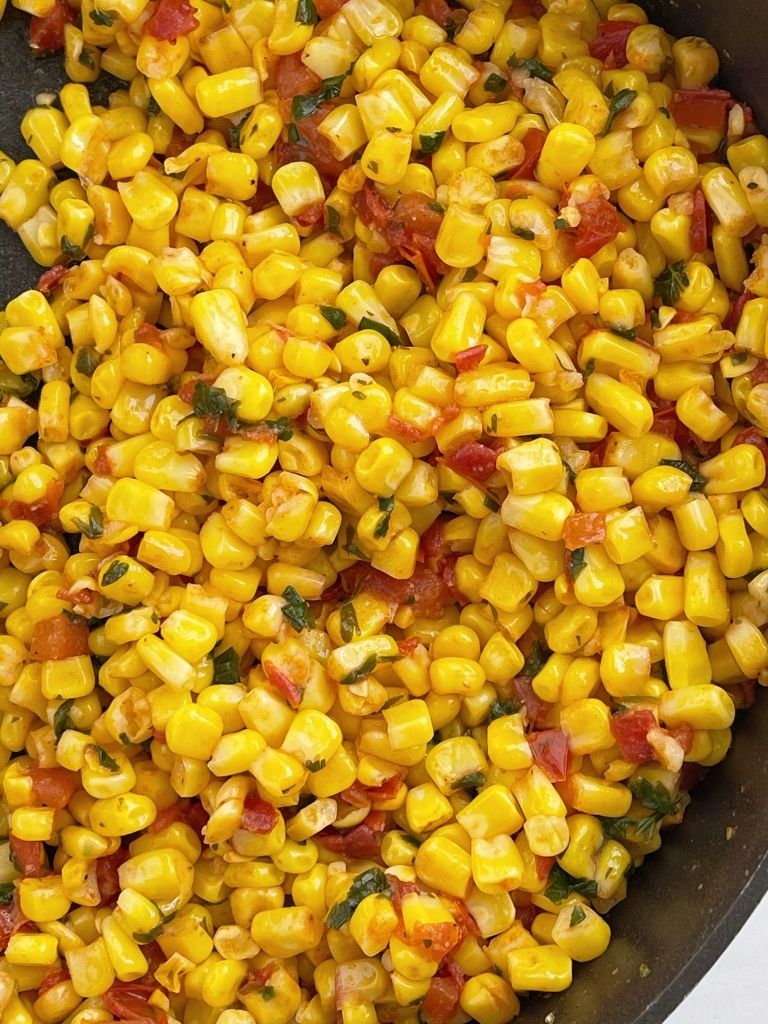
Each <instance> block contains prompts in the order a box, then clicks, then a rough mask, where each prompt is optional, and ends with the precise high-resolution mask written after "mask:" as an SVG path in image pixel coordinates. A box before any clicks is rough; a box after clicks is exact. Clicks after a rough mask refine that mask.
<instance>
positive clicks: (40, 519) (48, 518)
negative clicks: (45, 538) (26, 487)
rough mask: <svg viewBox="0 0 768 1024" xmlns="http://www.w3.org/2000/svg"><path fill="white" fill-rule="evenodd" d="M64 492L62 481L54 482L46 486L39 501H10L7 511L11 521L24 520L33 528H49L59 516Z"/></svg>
mask: <svg viewBox="0 0 768 1024" xmlns="http://www.w3.org/2000/svg"><path fill="white" fill-rule="evenodd" d="M63 491H64V481H63V480H54V481H53V483H51V484H49V485H48V490H47V491H46V492H45V497H44V498H41V499H40V500H39V501H33V502H26V501H15V500H14V501H10V502H9V503H8V511H9V512H10V514H11V519H26V520H28V521H29V522H30V523H34V524H35V526H50V525H51V523H52V522H53V521H54V519H55V518H56V516H57V515H58V514H59V504H60V502H61V495H62V493H63Z"/></svg>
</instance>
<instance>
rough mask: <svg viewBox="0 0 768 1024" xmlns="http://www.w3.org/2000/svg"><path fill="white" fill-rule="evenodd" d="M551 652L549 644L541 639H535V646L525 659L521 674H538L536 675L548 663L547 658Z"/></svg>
mask: <svg viewBox="0 0 768 1024" xmlns="http://www.w3.org/2000/svg"><path fill="white" fill-rule="evenodd" d="M551 653H552V652H551V651H550V649H549V648H548V647H547V645H546V644H543V643H542V642H541V640H534V641H533V647H532V648H531V653H530V654H529V655H528V657H527V658H526V659H525V664H524V665H523V668H522V671H521V673H520V675H521V676H536V675H538V674H539V672H541V670H542V669H543V668H544V666H545V665H546V663H547V659H548V658H549V656H550V654H551Z"/></svg>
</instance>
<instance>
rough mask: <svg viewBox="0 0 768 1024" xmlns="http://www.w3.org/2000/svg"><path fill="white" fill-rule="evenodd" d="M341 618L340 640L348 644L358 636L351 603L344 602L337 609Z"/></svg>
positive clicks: (355, 615)
mask: <svg viewBox="0 0 768 1024" xmlns="http://www.w3.org/2000/svg"><path fill="white" fill-rule="evenodd" d="M339 615H340V617H341V639H342V640H343V641H344V643H345V644H348V643H349V642H350V640H352V639H353V638H354V637H356V636H359V635H360V625H359V623H358V621H357V613H356V612H355V606H354V605H353V604H352V602H351V601H345V602H344V604H343V605H342V606H341V608H340V609H339Z"/></svg>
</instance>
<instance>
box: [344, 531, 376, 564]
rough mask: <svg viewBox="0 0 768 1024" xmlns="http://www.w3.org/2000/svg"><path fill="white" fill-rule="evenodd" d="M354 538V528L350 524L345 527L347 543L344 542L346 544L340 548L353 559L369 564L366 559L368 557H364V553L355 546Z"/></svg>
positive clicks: (355, 533) (368, 559) (355, 534)
mask: <svg viewBox="0 0 768 1024" xmlns="http://www.w3.org/2000/svg"><path fill="white" fill-rule="evenodd" d="M356 536H357V532H356V530H355V528H354V526H352V524H351V523H350V524H349V525H348V526H347V532H346V538H347V542H346V544H343V545H342V547H343V548H344V550H345V551H346V552H347V553H348V554H350V555H353V556H354V557H355V558H359V559H361V561H363V562H370V558H369V557H368V555H366V553H365V552H364V551H363V550H362V548H360V547H359V546H358V545H357V543H356V542H355V537H356Z"/></svg>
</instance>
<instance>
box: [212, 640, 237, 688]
mask: <svg viewBox="0 0 768 1024" xmlns="http://www.w3.org/2000/svg"><path fill="white" fill-rule="evenodd" d="M213 682H214V683H215V684H216V683H218V684H226V685H229V684H232V683H239V682H240V655H239V654H238V653H237V651H236V650H235V649H234V647H228V648H227V649H226V651H222V652H221V654H217V655H216V656H215V657H214V659H213Z"/></svg>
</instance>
